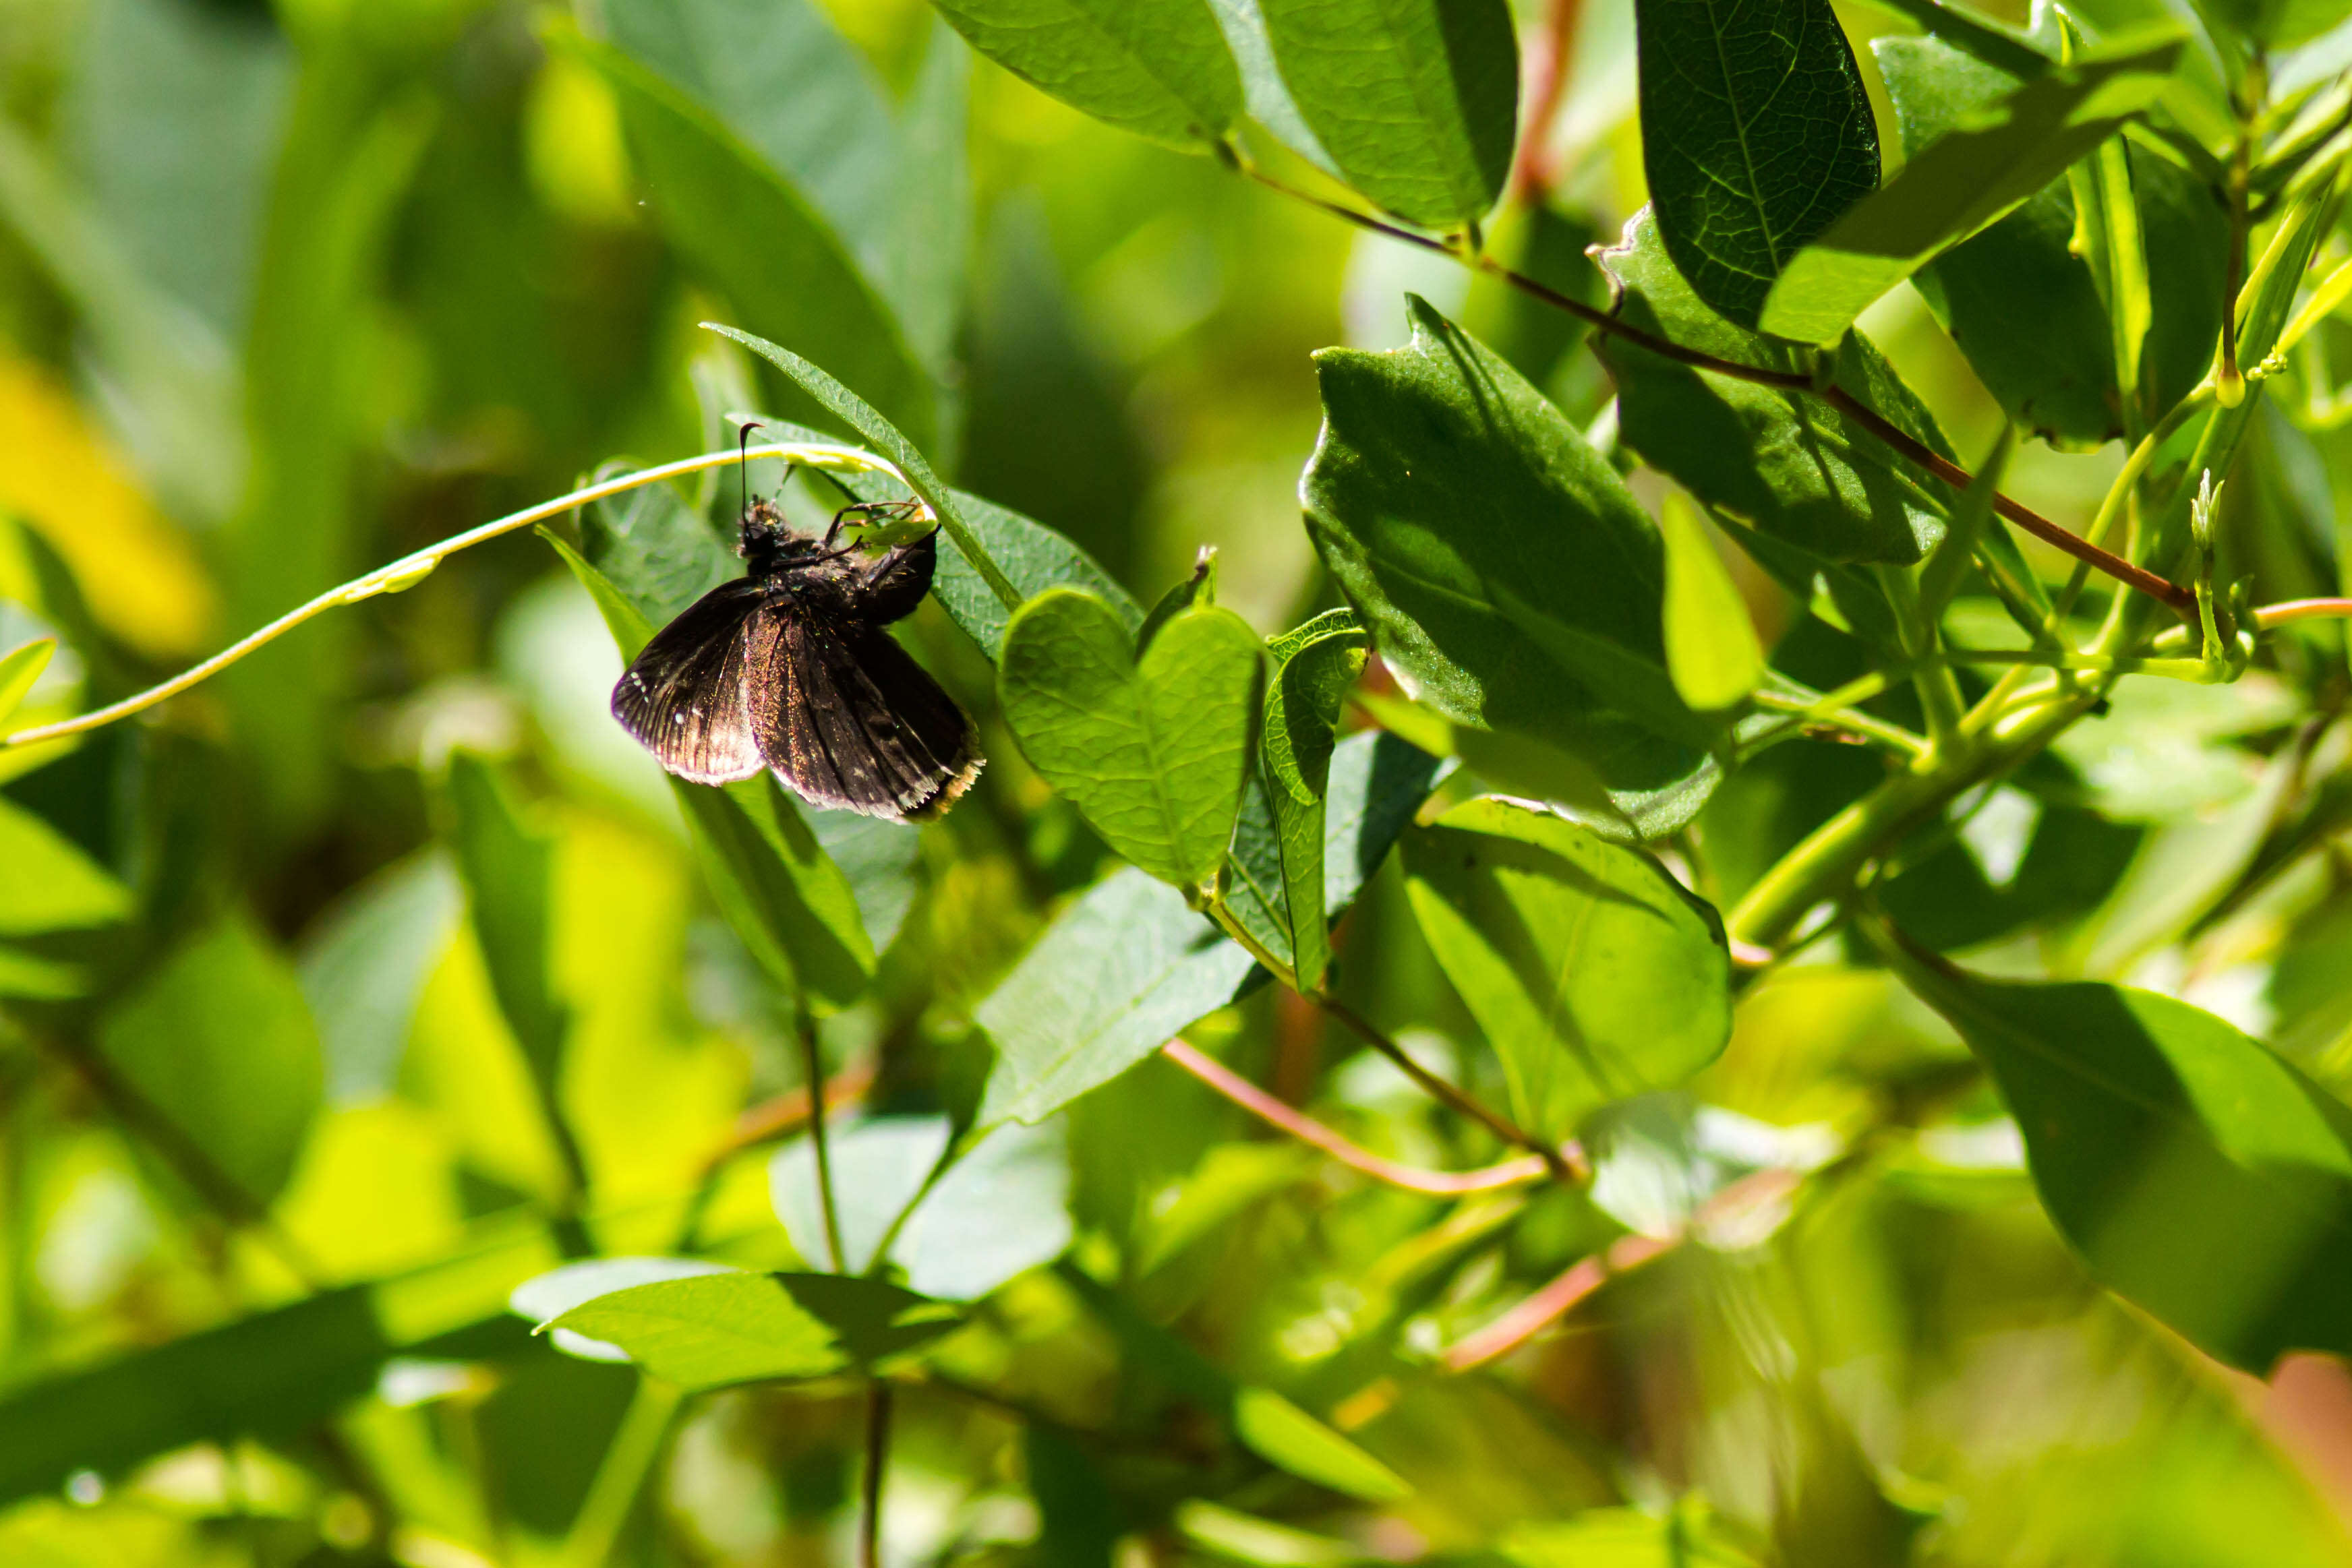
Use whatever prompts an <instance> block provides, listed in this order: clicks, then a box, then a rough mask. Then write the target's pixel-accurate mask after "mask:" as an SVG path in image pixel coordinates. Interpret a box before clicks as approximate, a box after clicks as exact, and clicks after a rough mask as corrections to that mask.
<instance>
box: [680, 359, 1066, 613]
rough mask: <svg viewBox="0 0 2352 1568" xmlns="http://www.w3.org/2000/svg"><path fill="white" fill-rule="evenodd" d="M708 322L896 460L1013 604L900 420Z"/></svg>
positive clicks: (800, 363)
mask: <svg viewBox="0 0 2352 1568" xmlns="http://www.w3.org/2000/svg"><path fill="white" fill-rule="evenodd" d="M702 325H703V326H704V327H705V328H707V329H709V330H710V331H713V332H716V333H718V334H719V336H720V337H722V338H732V339H733V340H735V341H737V342H739V343H740V344H742V345H743V346H744V347H745V348H747V349H749V350H751V351H752V352H753V353H755V354H757V355H759V356H760V357H761V359H763V360H765V361H768V362H769V363H770V364H772V365H773V366H775V367H776V368H777V369H778V370H780V371H783V372H784V374H786V375H788V376H790V377H791V378H792V379H793V382H795V383H796V384H797V385H798V386H799V387H800V388H801V390H802V391H803V392H807V393H808V394H809V395H810V396H811V397H814V399H816V400H817V402H820V403H823V404H824V406H825V408H827V409H828V410H830V411H831V412H832V413H834V414H835V416H837V417H838V418H839V419H840V420H841V421H842V423H845V424H846V425H848V426H849V428H850V429H852V430H854V431H856V433H857V434H859V435H861V436H863V437H865V439H866V443H867V444H869V445H870V446H872V447H873V449H874V450H875V451H877V452H878V453H880V454H881V455H883V456H885V457H887V458H888V459H889V460H890V461H891V462H892V463H894V464H896V465H898V472H899V473H901V474H903V475H905V476H906V478H907V483H908V486H910V487H911V488H912V489H913V490H914V492H915V494H916V495H918V496H919V497H922V500H923V504H924V505H925V506H927V507H929V508H930V509H931V515H932V516H933V517H937V518H939V519H940V527H941V528H945V529H946V530H947V538H948V542H949V543H950V545H951V546H953V547H954V553H956V554H958V555H960V556H961V557H962V558H963V564H965V565H967V566H969V567H970V568H971V570H973V571H975V572H977V573H978V574H979V576H980V578H981V580H982V581H983V582H985V583H986V584H987V585H988V589H989V591H991V592H992V593H993V594H994V595H995V596H996V598H997V601H998V602H999V603H1000V604H1002V605H1003V606H1004V607H1005V608H1006V609H1007V610H1010V609H1011V607H1012V606H1013V605H1015V604H1018V603H1019V602H1020V601H1021V593H1020V591H1018V590H1017V589H1015V588H1014V587H1013V584H1012V583H1011V582H1010V581H1009V580H1006V578H1005V576H1004V574H1003V569H1002V568H1000V567H999V566H998V565H997V563H996V562H995V560H994V559H992V558H991V557H990V556H989V554H988V553H987V552H986V550H985V549H982V547H981V545H980V542H979V540H978V538H976V536H975V535H974V534H973V533H972V528H971V523H970V522H968V521H967V520H966V519H965V517H964V513H963V507H962V503H961V497H958V496H957V495H956V493H955V492H954V491H952V490H950V489H949V488H948V487H947V486H945V485H943V484H941V483H940V476H939V475H938V474H936V473H934V472H933V471H932V469H931V465H930V461H929V459H928V458H926V457H925V456H924V455H923V454H922V449H921V448H920V447H919V446H918V445H917V444H915V443H914V442H912V441H909V440H908V439H907V437H906V436H905V435H903V434H900V433H899V430H898V426H897V425H895V424H892V423H890V422H889V421H888V420H887V419H885V418H884V417H883V416H882V415H881V414H880V413H878V412H877V411H876V410H875V408H874V406H873V405H872V404H871V403H868V402H866V400H865V399H863V398H861V397H859V396H858V395H857V394H856V392H851V391H850V390H849V389H848V388H847V387H845V386H844V385H842V384H841V383H840V382H837V381H835V379H834V378H833V377H832V376H830V375H828V374H827V373H826V372H824V371H821V370H819V369H818V368H817V367H816V366H814V365H813V364H811V363H810V362H809V361H806V360H804V359H803V358H801V357H800V356H799V355H798V354H795V353H793V351H792V350H790V349H786V348H782V347H780V346H778V345H777V344H774V343H771V342H769V341H768V340H766V339H765V338H757V337H754V336H752V335H751V333H749V332H742V331H738V330H737V329H734V328H732V327H725V326H721V325H719V323H718V322H715V321H705V322H704V323H703V324H702ZM947 564H948V563H947V561H946V559H944V556H943V557H942V559H941V560H940V569H941V571H942V573H943V574H944V572H945V570H946V569H947Z"/></svg>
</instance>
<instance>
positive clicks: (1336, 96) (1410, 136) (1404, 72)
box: [1258, 0, 1519, 229]
mask: <svg viewBox="0 0 2352 1568" xmlns="http://www.w3.org/2000/svg"><path fill="white" fill-rule="evenodd" d="M1258 9H1259V11H1260V13H1261V14H1262V15H1263V16H1264V17H1265V29H1266V33H1267V36H1268V37H1270V38H1271V39H1272V41H1273V45H1274V57H1275V62H1276V64H1277V65H1278V66H1279V67H1280V68H1281V70H1282V78H1283V80H1284V81H1285V82H1286V84H1288V86H1289V89H1290V98H1291V100H1292V102H1293V103H1295V104H1296V105H1297V110H1298V113H1299V115H1300V117H1301V118H1302V119H1304V120H1306V122H1307V127H1308V128H1309V129H1310V130H1312V131H1314V133H1315V136H1316V140H1317V141H1318V142H1320V143H1321V145H1322V147H1323V150H1324V151H1325V152H1328V154H1329V155H1330V157H1331V160H1332V162H1334V163H1336V164H1338V166H1339V172H1340V174H1341V175H1342V176H1343V177H1344V178H1345V179H1346V180H1347V182H1348V183H1349V184H1351V185H1353V186H1355V187H1356V189H1357V190H1359V191H1361V192H1362V193H1364V194H1365V195H1367V196H1369V197H1370V198H1371V199H1372V200H1373V201H1375V202H1377V203H1379V204H1381V206H1383V207H1386V208H1387V209H1388V210H1389V211H1391V212H1392V213H1394V214H1397V215H1398V216H1399V217H1402V218H1406V219H1409V220H1411V221H1412V222H1413V223H1417V224H1420V225H1423V226H1424V227H1427V228H1433V229H1454V228H1460V227H1461V226H1462V225H1465V224H1470V223H1475V222H1476V221H1477V220H1478V219H1480V218H1483V217H1485V216H1486V211H1487V209H1488V208H1490V207H1492V206H1493V205H1494V204H1495V201H1496V198H1497V197H1498V196H1500V195H1501V194H1502V191H1503V182H1504V180H1505V178H1506V177H1507V175H1508V174H1509V172H1510V168H1511V145H1512V141H1513V139H1514V137H1515V136H1516V134H1517V130H1518V106H1519V95H1518V86H1519V57H1518V46H1517V39H1516V38H1515V37H1513V35H1512V31H1511V13H1510V7H1509V6H1508V5H1506V4H1505V0H1258Z"/></svg>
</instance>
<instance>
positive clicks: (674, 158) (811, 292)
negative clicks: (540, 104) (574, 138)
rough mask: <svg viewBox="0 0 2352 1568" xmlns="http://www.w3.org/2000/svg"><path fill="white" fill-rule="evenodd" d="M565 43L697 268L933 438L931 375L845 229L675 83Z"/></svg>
mask: <svg viewBox="0 0 2352 1568" xmlns="http://www.w3.org/2000/svg"><path fill="white" fill-rule="evenodd" d="M558 39H559V42H560V43H561V46H562V47H567V48H571V49H573V50H575V51H577V52H578V53H579V55H580V56H581V57H582V58H583V60H585V61H586V62H587V63H588V64H589V65H591V66H593V67H594V68H595V69H596V70H597V72H598V73H599V74H600V75H602V76H603V77H604V79H605V81H606V82H607V83H608V84H610V86H611V87H612V89H613V93H614V98H615V99H617V100H618V102H619V105H620V110H621V122H622V125H623V127H624V128H625V131H627V133H628V139H629V146H630V149H631V151H632V152H633V153H634V154H635V158H636V160H637V163H638V166H639V169H640V172H642V174H643V175H644V178H645V183H646V186H647V188H648V189H649V190H650V191H651V192H652V193H653V200H654V206H655V211H656V214H657V215H658V216H659V218H660V220H661V225H662V228H663V231H664V233H665V234H667V236H668V238H669V240H670V242H671V243H672V244H673V245H675V246H677V249H678V251H679V253H680V254H681V255H683V256H685V258H686V259H687V261H688V264H689V265H691V266H692V267H694V268H695V269H696V270H697V271H698V272H699V273H700V274H701V275H702V276H703V277H705V278H707V279H708V280H709V282H710V283H711V284H712V285H713V286H714V287H717V288H718V289H719V291H720V292H721V293H723V294H724V295H725V296H726V297H727V298H728V299H729V300H730V301H731V302H732V303H733V305H734V307H735V308H736V309H737V310H739V311H740V312H741V313H742V316H743V319H745V320H747V321H749V322H751V324H752V325H753V326H754V327H755V328H757V329H760V330H761V331H762V332H767V333H771V334H773V335H774V336H776V337H780V338H782V339H785V340H789V341H791V342H793V343H796V344H798V345H800V346H801V347H802V348H803V349H805V350H808V352H809V353H810V355H811V356H813V357H814V358H816V359H819V360H822V361H824V362H825V363H826V364H828V365H832V366H834V367H835V369H837V370H838V371H840V372H841V374H842V375H843V376H844V377H845V378H846V379H847V380H848V381H849V382H853V383H855V384H856V386H857V388H858V389H859V391H860V392H862V393H863V394H864V396H865V399H866V400H867V402H870V404H871V406H872V407H875V408H879V409H882V410H884V411H885V412H887V414H888V416H889V418H890V419H891V420H892V421H894V422H895V423H896V424H897V425H898V426H901V427H904V428H905V429H908V430H910V431H912V432H914V433H915V434H916V436H917V438H918V439H919V440H922V441H929V440H931V439H933V437H934V434H935V432H936V429H937V422H938V413H937V408H936V406H935V400H936V393H935V391H934V388H933V385H932V381H931V376H930V372H929V370H928V369H927V368H925V366H924V365H923V364H922V362H921V361H920V359H919V357H918V356H917V354H916V353H915V351H914V350H913V348H912V347H911V346H910V345H909V344H908V340H907V337H906V333H905V330H904V329H903V328H902V327H901V326H900V324H899V321H898V315H897V313H896V312H895V311H894V310H892V309H891V308H890V307H889V305H888V304H887V301H885V300H884V299H883V298H882V297H881V295H880V294H879V293H878V292H877V290H876V289H875V287H874V286H873V285H872V284H870V283H868V282H867V281H866V276H865V274H864V273H863V271H862V270H861V269H860V268H859V267H858V265H857V263H856V259H855V258H854V257H853V256H851V255H850V254H849V251H848V250H847V248H846V247H845V246H844V245H843V243H842V241H841V239H840V237H839V235H837V234H836V233H835V230H834V228H833V225H830V224H828V223H827V222H826V221H825V220H824V217H822V216H821V215H819V214H818V213H817V211H816V210H815V208H814V207H813V206H812V205H811V204H809V202H808V201H807V200H806V199H805V198H804V197H803V195H802V194H801V193H800V192H799V191H798V190H797V189H796V188H795V187H794V186H793V184H791V183H789V182H788V181H786V180H785V179H783V178H782V176H781V175H779V174H778V173H777V172H776V171H775V169H773V168H772V167H771V166H770V164H769V163H768V162H767V161H766V160H765V159H763V158H762V157H761V155H760V154H759V153H758V152H755V151H753V150H752V149H751V147H749V146H747V145H746V144H745V143H744V142H743V141H741V139H740V138H739V137H738V136H736V135H735V134H734V133H733V132H732V131H729V130H728V129H727V127H726V126H725V125H723V124H721V123H720V121H719V119H718V117H717V116H715V115H714V114H712V113H711V112H710V110H708V109H706V108H704V107H703V106H702V105H700V104H698V103H697V102H695V101H694V100H693V99H691V98H689V97H688V95H687V94H686V93H684V92H682V91H680V90H679V89H677V87H676V86H675V85H673V84H672V83H671V82H669V81H667V79H665V78H662V77H660V76H657V75H656V74H655V73H654V72H653V71H651V70H649V69H647V68H646V67H645V66H643V65H640V64H639V63H638V62H637V61H635V60H634V59H632V58H631V57H628V56H627V55H625V54H623V53H622V52H621V51H620V50H619V49H616V48H614V47H611V46H610V45H605V44H600V43H597V42H595V41H593V40H591V39H585V38H581V37H576V36H571V35H565V34H559V35H558ZM747 341H748V340H747ZM751 346H752V347H755V348H756V347H757V346H758V345H757V344H756V343H753V344H752V345H751ZM820 401H822V399H820ZM861 406H864V404H861ZM834 412H835V413H840V412H841V411H840V410H839V409H837V408H836V409H835V410H834Z"/></svg>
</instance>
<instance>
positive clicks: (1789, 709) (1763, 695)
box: [1750, 664, 1927, 758]
mask: <svg viewBox="0 0 2352 1568" xmlns="http://www.w3.org/2000/svg"><path fill="white" fill-rule="evenodd" d="M1905 667H1906V670H1907V669H1908V668H1909V666H1908V665H1907V664H1906V666H1905ZM1874 678H1875V677H1874ZM1879 684H1880V685H1881V687H1882V688H1883V687H1884V686H1885V685H1886V684H1887V683H1886V682H1885V681H1883V680H1882V681H1880V683H1879ZM1854 685H1861V683H1860V682H1856V683H1854ZM1844 689H1845V688H1842V689H1841V690H1840V691H1838V692H1832V693H1831V694H1830V695H1828V696H1826V697H1823V698H1822V699H1821V700H1819V701H1808V700H1806V699H1805V698H1803V697H1800V696H1790V695H1786V694H1784V693H1780V692H1773V691H1764V690H1760V689H1759V690H1758V691H1757V692H1755V693H1753V694H1752V695H1751V697H1750V700H1751V701H1753V702H1754V703H1755V704H1756V706H1758V707H1760V708H1763V709H1765V710H1766V711H1768V712H1770V713H1785V714H1790V715H1792V716H1795V717H1796V718H1797V719H1798V720H1799V721H1801V722H1803V721H1811V722H1814V723H1819V724H1823V725H1832V726H1834V727H1837V728H1839V729H1842V730H1845V731H1848V732H1849V733H1851V734H1853V735H1857V736H1861V737H1864V738H1865V739H1869V740H1874V741H1876V742H1878V743H1879V744H1880V745H1881V746H1884V747H1887V748H1888V749H1890V750H1893V751H1897V752H1900V753H1901V754H1902V755H1903V756H1904V757H1906V758H1920V757H1925V756H1926V755H1927V741H1925V740H1923V739H1922V738H1920V737H1918V736H1916V735H1914V734H1912V733H1911V732H1910V731H1909V730H1907V729H1906V728H1904V727H1902V726H1901V725H1899V724H1892V723H1889V722H1888V721H1887V720H1885V719H1883V718H1880V717H1878V716H1876V715H1875V714H1868V713H1864V712H1863V711H1862V710H1861V709H1860V708H1857V707H1852V706H1845V705H1844V704H1842V703H1840V702H1839V701H1838V700H1837V699H1838V698H1839V697H1840V696H1842V695H1843V690H1844ZM1873 695H1876V694H1875V693H1874V692H1865V693H1864V694H1863V697H1864V698H1867V697H1869V696H1873ZM1846 700H1847V702H1848V703H1850V702H1853V701H1856V700H1861V699H1855V698H1847V699H1846ZM1778 733H1779V732H1777V731H1776V732H1775V734H1776V735H1777V734H1778Z"/></svg>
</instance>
